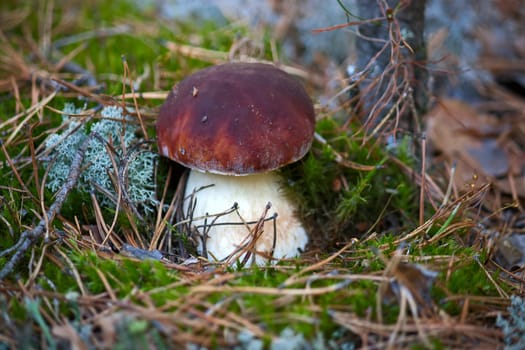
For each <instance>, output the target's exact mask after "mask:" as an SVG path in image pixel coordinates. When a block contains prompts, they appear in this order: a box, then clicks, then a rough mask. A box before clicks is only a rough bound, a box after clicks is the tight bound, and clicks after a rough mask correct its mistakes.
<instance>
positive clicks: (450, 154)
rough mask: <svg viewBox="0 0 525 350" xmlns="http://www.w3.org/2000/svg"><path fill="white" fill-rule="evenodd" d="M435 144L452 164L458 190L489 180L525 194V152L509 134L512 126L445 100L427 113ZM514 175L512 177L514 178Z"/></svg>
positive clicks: (502, 187) (465, 106)
mask: <svg viewBox="0 0 525 350" xmlns="http://www.w3.org/2000/svg"><path fill="white" fill-rule="evenodd" d="M426 122H427V135H428V137H429V140H430V142H431V143H432V145H433V146H434V147H435V148H436V149H437V150H439V151H441V152H442V153H443V155H444V156H445V158H446V159H447V160H448V161H449V162H450V163H451V164H452V163H454V162H455V163H456V164H457V167H456V172H455V176H454V182H455V184H456V186H457V188H458V189H459V190H470V189H472V187H479V186H481V185H483V184H486V183H492V184H493V185H494V186H495V188H497V189H498V190H500V191H502V192H505V193H507V194H511V193H513V194H516V195H517V196H520V197H525V186H523V185H524V184H525V177H524V175H523V174H524V170H525V154H523V152H522V151H520V148H519V147H517V146H516V144H515V142H514V141H513V140H512V139H511V138H510V137H509V136H508V135H509V134H510V132H511V131H512V126H511V125H509V124H507V123H504V122H502V121H501V120H499V119H498V118H497V117H495V116H492V115H489V114H483V113H479V112H478V111H476V110H475V109H474V108H472V107H470V106H469V105H468V104H466V103H463V102H460V101H457V100H443V101H441V102H440V103H439V104H438V105H437V106H436V107H435V108H434V109H433V110H431V111H430V112H429V113H428V114H427V116H426ZM511 177H512V179H511Z"/></svg>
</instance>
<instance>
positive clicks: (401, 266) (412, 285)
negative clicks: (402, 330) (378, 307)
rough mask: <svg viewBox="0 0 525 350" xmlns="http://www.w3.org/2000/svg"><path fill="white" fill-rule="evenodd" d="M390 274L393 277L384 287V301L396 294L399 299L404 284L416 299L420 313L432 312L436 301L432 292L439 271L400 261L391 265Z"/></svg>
mask: <svg viewBox="0 0 525 350" xmlns="http://www.w3.org/2000/svg"><path fill="white" fill-rule="evenodd" d="M388 275H389V276H391V277H393V278H392V280H391V281H390V282H389V283H388V284H385V285H384V287H383V290H382V296H383V300H384V301H386V302H389V301H391V300H392V299H393V297H394V296H395V297H396V299H399V298H400V297H401V295H400V294H401V293H400V287H401V286H403V287H404V288H406V289H407V290H408V292H410V295H411V296H412V297H413V298H414V300H415V301H416V303H417V307H418V310H419V312H420V314H422V315H431V314H432V311H433V305H434V303H433V301H432V297H431V295H430V292H431V290H432V285H433V284H434V280H435V278H436V277H437V272H435V271H431V270H429V269H427V268H426V267H424V266H422V265H419V264H413V263H407V262H398V263H397V264H395V266H394V265H390V268H389V271H388Z"/></svg>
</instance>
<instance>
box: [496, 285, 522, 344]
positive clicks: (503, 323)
mask: <svg viewBox="0 0 525 350" xmlns="http://www.w3.org/2000/svg"><path fill="white" fill-rule="evenodd" d="M510 300H511V304H510V306H509V308H508V312H509V316H508V317H507V318H503V317H502V316H501V315H498V318H497V320H496V325H497V326H498V327H500V328H501V330H502V331H503V340H504V342H505V350H518V349H525V301H524V300H523V298H520V297H519V296H515V295H513V296H511V297H510Z"/></svg>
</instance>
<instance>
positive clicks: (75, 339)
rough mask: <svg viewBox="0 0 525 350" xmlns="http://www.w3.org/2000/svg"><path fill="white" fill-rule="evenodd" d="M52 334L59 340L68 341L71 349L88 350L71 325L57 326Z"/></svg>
mask: <svg viewBox="0 0 525 350" xmlns="http://www.w3.org/2000/svg"><path fill="white" fill-rule="evenodd" d="M51 332H52V333H53V335H54V336H55V337H57V338H60V339H64V340H68V341H69V346H70V349H73V350H88V346H87V345H86V343H84V341H83V340H82V338H81V337H80V335H79V334H78V332H77V330H76V329H75V328H74V327H73V326H72V325H71V324H69V323H66V324H63V325H55V326H53V329H52V331H51Z"/></svg>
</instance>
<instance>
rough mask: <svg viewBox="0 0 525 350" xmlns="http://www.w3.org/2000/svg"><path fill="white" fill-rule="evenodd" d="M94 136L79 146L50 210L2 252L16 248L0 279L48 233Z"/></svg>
mask: <svg viewBox="0 0 525 350" xmlns="http://www.w3.org/2000/svg"><path fill="white" fill-rule="evenodd" d="M92 138H93V134H90V135H89V136H88V137H87V139H86V140H85V141H84V142H83V143H82V144H81V145H80V147H79V148H78V151H77V153H76V155H75V158H74V159H73V162H72V163H71V169H70V170H69V174H68V177H67V180H66V182H65V183H64V185H62V188H61V189H60V191H58V193H57V195H56V199H55V202H54V203H53V204H52V205H51V206H50V207H49V210H48V211H47V213H46V214H45V216H44V217H43V218H42V219H41V220H40V222H39V223H38V225H37V226H36V227H35V228H33V229H32V230H26V231H24V232H23V233H22V235H21V236H20V239H19V240H18V242H17V243H16V244H15V245H14V246H13V247H16V248H15V249H13V247H11V248H9V249H6V250H4V251H3V252H1V253H0V257H1V256H4V255H7V254H10V253H11V252H13V251H14V250H16V252H15V253H14V254H13V256H12V257H11V259H10V260H9V261H8V262H7V263H6V264H5V265H4V267H3V268H2V270H0V280H3V279H4V278H5V277H6V276H7V275H9V274H10V273H11V272H12V271H13V269H14V268H15V266H16V264H17V263H18V262H19V261H20V260H21V259H22V257H23V256H24V254H25V253H26V251H27V250H28V249H29V248H31V246H32V245H33V244H35V242H37V241H38V240H40V239H41V238H42V236H43V235H44V234H45V233H46V231H47V229H48V224H49V223H50V222H52V221H53V219H54V218H55V216H56V215H57V214H58V213H59V212H60V209H61V208H62V205H63V204H64V201H65V200H66V198H67V196H68V195H69V192H70V191H71V190H72V189H73V187H75V185H76V184H77V179H78V176H79V175H80V169H81V165H82V161H83V160H84V154H85V152H86V150H87V147H88V146H89V143H90V142H91V140H92Z"/></svg>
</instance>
